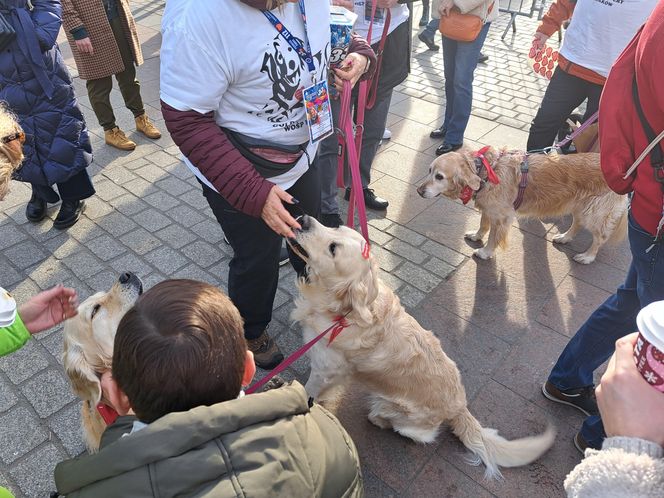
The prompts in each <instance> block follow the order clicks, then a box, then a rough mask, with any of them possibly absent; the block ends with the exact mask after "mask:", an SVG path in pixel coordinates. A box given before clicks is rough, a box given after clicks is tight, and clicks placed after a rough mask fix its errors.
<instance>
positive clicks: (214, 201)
mask: <svg viewBox="0 0 664 498" xmlns="http://www.w3.org/2000/svg"><path fill="white" fill-rule="evenodd" d="M288 193H289V194H291V195H292V196H293V197H295V198H296V199H297V200H299V201H300V202H299V204H298V207H299V208H301V210H300V209H298V208H297V207H294V206H291V205H289V204H284V206H286V208H287V209H288V210H289V211H290V212H291V214H293V215H294V216H297V215H300V214H302V211H304V212H305V213H306V214H309V215H311V216H314V217H318V214H319V213H318V211H319V208H320V178H319V176H318V170H317V169H316V168H315V167H311V168H309V171H307V172H306V173H305V174H304V175H303V176H302V177H301V178H300V179H299V180H298V181H297V183H295V185H293V186H292V187H291V188H289V189H288ZM203 195H204V196H205V198H206V199H207V201H208V204H209V205H210V207H211V208H212V212H213V213H214V215H215V217H216V218H217V221H218V222H219V224H220V225H221V228H222V229H223V230H224V234H225V235H226V238H227V239H228V242H229V243H230V245H231V247H232V248H233V258H232V259H231V262H230V265H229V266H230V268H229V270H228V296H229V297H230V298H231V300H232V301H233V303H234V304H235V306H237V307H238V309H239V310H240V314H241V315H242V319H243V320H244V337H245V338H246V339H256V338H257V337H258V336H260V335H261V334H262V333H263V331H264V330H265V328H266V327H267V325H268V324H269V323H270V320H271V319H272V306H273V304H274V296H275V294H276V292H277V283H278V281H279V253H280V251H281V242H282V237H281V235H279V234H277V233H275V232H274V231H273V230H272V229H271V228H270V227H268V226H267V224H266V223H265V222H264V221H263V219H262V218H254V217H253V216H249V215H247V214H244V213H242V212H240V211H238V210H237V209H235V208H234V207H233V206H231V205H230V204H229V203H228V201H226V199H224V198H223V197H222V196H221V195H219V194H218V193H217V192H215V191H214V190H212V189H211V188H209V187H208V186H206V185H203ZM288 252H289V255H290V261H291V264H292V265H293V268H295V270H296V271H297V273H298V274H302V273H303V271H304V266H305V263H304V261H302V260H301V259H300V258H299V257H297V255H295V253H293V252H292V251H291V249H290V247H289V248H288Z"/></svg>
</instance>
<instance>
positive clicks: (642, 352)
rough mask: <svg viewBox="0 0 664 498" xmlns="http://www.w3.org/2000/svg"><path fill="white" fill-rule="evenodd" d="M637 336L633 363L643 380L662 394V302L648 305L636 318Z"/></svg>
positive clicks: (663, 326) (663, 322)
mask: <svg viewBox="0 0 664 498" xmlns="http://www.w3.org/2000/svg"><path fill="white" fill-rule="evenodd" d="M636 324H637V326H638V327H639V336H638V338H637V339H636V345H635V346H634V361H635V362H636V368H637V369H638V371H639V372H641V375H642V376H643V378H644V379H645V380H646V381H647V382H648V384H650V385H651V386H653V387H654V388H655V389H657V390H658V391H660V392H662V393H664V301H658V302H656V303H652V304H649V305H648V306H646V307H645V308H643V309H642V310H641V311H640V312H639V314H638V315H637V317H636Z"/></svg>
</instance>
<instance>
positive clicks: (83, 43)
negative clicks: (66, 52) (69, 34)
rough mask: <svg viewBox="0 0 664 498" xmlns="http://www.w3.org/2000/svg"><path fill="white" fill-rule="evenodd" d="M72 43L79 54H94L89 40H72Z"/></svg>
mask: <svg viewBox="0 0 664 498" xmlns="http://www.w3.org/2000/svg"><path fill="white" fill-rule="evenodd" d="M74 43H76V48H77V49H78V51H79V52H81V53H83V54H90V55H92V53H93V52H94V49H93V48H92V42H91V41H90V38H89V37H88V38H83V39H82V40H74Z"/></svg>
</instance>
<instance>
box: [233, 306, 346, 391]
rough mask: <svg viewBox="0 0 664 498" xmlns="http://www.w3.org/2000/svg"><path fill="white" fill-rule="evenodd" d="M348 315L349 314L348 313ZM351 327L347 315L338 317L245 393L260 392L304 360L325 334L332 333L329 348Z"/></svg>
mask: <svg viewBox="0 0 664 498" xmlns="http://www.w3.org/2000/svg"><path fill="white" fill-rule="evenodd" d="M346 314H348V313H346ZM348 326H349V324H348V322H346V315H344V316H338V317H336V318H335V319H334V322H333V323H332V325H330V326H329V327H328V328H326V329H325V330H323V331H322V332H321V333H320V334H318V335H317V336H316V337H314V338H313V339H312V340H310V341H309V342H307V343H306V344H305V345H304V346H302V347H301V348H300V349H298V350H297V351H295V352H294V353H293V354H292V355H290V356H289V357H288V358H286V359H285V360H284V361H282V362H281V363H279V365H277V366H276V367H275V368H274V369H273V370H272V371H271V372H270V373H269V374H267V375H266V376H265V377H263V378H262V379H261V380H259V381H258V382H256V383H255V384H253V385H252V386H251V387H249V388H248V389H247V390H246V391H245V393H247V394H252V393H255V392H256V391H258V390H259V389H260V388H261V387H263V386H264V385H265V384H267V383H268V382H269V381H270V379H272V377H274V376H275V375H277V374H280V373H281V372H283V371H284V370H286V369H287V368H288V367H289V366H290V365H292V364H293V363H295V362H296V361H297V360H299V359H300V358H302V356H304V354H305V353H306V352H307V351H309V350H310V349H311V348H312V347H313V346H314V345H315V344H316V343H317V342H318V341H320V340H321V339H322V338H323V337H325V334H327V333H328V332H330V331H331V332H332V333H331V334H330V339H329V341H328V343H327V345H328V346H329V345H330V344H331V343H332V341H333V340H334V339H336V337H337V336H338V335H339V334H340V333H341V331H342V330H343V329H345V328H347V327H348Z"/></svg>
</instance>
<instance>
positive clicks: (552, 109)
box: [527, 67, 604, 151]
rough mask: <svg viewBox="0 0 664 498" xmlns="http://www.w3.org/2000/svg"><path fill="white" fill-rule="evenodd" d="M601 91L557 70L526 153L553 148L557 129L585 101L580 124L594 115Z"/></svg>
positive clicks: (538, 114) (550, 83)
mask: <svg viewBox="0 0 664 498" xmlns="http://www.w3.org/2000/svg"><path fill="white" fill-rule="evenodd" d="M602 88H604V87H603V86H602V85H596V84H594V83H589V82H588V81H586V80H584V79H581V78H578V77H576V76H572V75H571V74H568V73H566V72H565V71H563V70H562V69H560V67H557V68H556V70H555V71H554V72H553V77H552V78H551V81H550V82H549V86H548V87H547V89H546V93H545V94H544V99H543V100H542V104H541V105H540V108H539V110H538V111H537V115H536V116H535V119H533V122H532V124H531V125H530V133H529V134H528V146H527V149H528V150H529V151H530V150H540V149H544V148H546V147H550V146H552V145H553V141H554V140H555V139H556V135H557V133H558V130H559V129H560V127H561V126H562V125H563V123H564V122H565V120H566V119H567V118H568V117H569V115H570V114H571V113H572V111H573V110H574V109H576V108H577V107H578V106H580V105H581V103H582V102H583V101H584V100H586V99H588V103H587V105H586V113H585V115H584V117H583V120H584V121H585V120H586V119H588V118H589V117H590V116H592V115H593V114H595V112H597V109H598V108H599V97H600V95H601V94H602Z"/></svg>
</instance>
